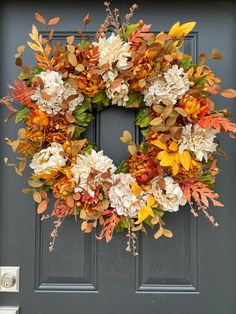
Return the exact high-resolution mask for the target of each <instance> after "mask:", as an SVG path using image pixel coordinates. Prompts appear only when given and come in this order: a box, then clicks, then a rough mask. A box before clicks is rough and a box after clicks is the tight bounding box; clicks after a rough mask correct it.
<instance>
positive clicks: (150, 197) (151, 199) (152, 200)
mask: <svg viewBox="0 0 236 314" xmlns="http://www.w3.org/2000/svg"><path fill="white" fill-rule="evenodd" d="M155 203H156V201H155V198H154V197H153V195H151V194H149V195H148V198H147V206H151V207H152V206H153V205H154V204H155Z"/></svg>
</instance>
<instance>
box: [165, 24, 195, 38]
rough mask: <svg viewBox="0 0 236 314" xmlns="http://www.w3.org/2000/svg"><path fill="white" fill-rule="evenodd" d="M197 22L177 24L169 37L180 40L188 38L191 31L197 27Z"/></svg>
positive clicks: (172, 28)
mask: <svg viewBox="0 0 236 314" xmlns="http://www.w3.org/2000/svg"><path fill="white" fill-rule="evenodd" d="M195 25H196V22H188V23H184V24H182V25H180V23H179V22H176V23H175V24H174V25H173V26H172V27H171V29H170V31H169V36H170V37H171V38H180V37H185V36H187V35H188V34H189V33H190V32H191V30H192V29H193V28H194V27H195Z"/></svg>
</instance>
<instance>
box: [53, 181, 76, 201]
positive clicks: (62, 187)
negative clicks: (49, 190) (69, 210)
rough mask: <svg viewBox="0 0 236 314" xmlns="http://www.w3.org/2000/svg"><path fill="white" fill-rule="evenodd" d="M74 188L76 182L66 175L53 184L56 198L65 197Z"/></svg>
mask: <svg viewBox="0 0 236 314" xmlns="http://www.w3.org/2000/svg"><path fill="white" fill-rule="evenodd" d="M74 188H75V182H71V181H70V179H69V178H68V177H67V176H66V177H63V178H61V179H60V180H59V181H57V183H56V184H55V185H54V186H53V195H54V197H56V198H62V199H64V198H65V197H66V196H67V195H69V194H71V193H72V192H73V191H74Z"/></svg>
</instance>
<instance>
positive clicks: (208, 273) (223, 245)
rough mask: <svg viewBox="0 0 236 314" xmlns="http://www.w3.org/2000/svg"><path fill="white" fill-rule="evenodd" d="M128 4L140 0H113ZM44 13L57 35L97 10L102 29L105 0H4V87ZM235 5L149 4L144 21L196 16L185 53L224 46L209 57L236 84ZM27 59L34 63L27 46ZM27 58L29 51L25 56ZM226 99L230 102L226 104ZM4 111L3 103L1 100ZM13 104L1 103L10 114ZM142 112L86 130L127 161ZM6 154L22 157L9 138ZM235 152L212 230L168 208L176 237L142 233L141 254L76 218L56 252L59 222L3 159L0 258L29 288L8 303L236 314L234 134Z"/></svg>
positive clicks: (7, 131)
mask: <svg viewBox="0 0 236 314" xmlns="http://www.w3.org/2000/svg"><path fill="white" fill-rule="evenodd" d="M113 3H114V5H116V6H118V7H121V8H122V12H125V11H126V10H127V9H128V7H129V5H130V4H131V1H124V0H122V1H113ZM35 11H39V12H41V13H42V14H43V15H45V16H46V17H48V18H49V17H52V16H56V15H59V16H61V23H60V24H59V26H57V27H56V35H57V37H58V38H61V39H65V37H66V36H67V34H69V33H70V34H71V32H72V31H74V30H75V29H76V28H77V26H78V25H79V24H80V21H81V18H82V17H83V16H84V15H86V14H87V13H88V12H90V15H91V19H92V24H91V25H90V27H89V31H91V32H93V31H95V30H96V28H97V27H98V26H99V25H100V23H101V22H102V20H103V16H104V10H103V6H102V3H100V2H99V4H98V1H87V2H84V1H77V2H74V1H72V0H68V1H66V2H64V3H60V4H59V3H57V2H56V1H50V2H49V1H26V0H22V1H19V2H17V1H13V0H9V1H7V2H5V3H4V4H2V10H1V20H0V23H1V47H2V49H1V65H0V66H1V73H2V75H1V93H2V94H4V93H6V91H7V88H6V86H7V84H9V83H11V82H12V80H13V79H14V78H15V77H16V76H17V68H16V67H15V66H14V64H13V56H14V53H15V51H16V48H17V46H18V45H20V44H23V42H25V40H26V34H27V33H28V32H29V30H30V27H31V24H32V22H34V21H33V14H34V12H35ZM235 13H236V5H235V4H234V2H233V1H215V2H214V6H213V5H212V3H211V1H208V2H207V1H204V2H203V1H197V2H196V3H194V2H191V3H190V2H186V3H185V2H181V4H180V2H179V3H177V2H176V3H171V2H168V3H167V2H164V1H163V2H162V3H161V2H160V1H159V2H157V3H156V4H154V3H152V1H151V0H146V1H143V2H142V3H141V1H140V8H139V10H138V11H137V15H136V18H135V20H136V19H137V20H138V19H140V18H142V19H144V21H145V22H146V23H152V25H153V27H152V29H153V31H160V30H167V29H169V27H170V26H171V24H173V23H174V22H175V21H177V20H180V21H182V22H186V21H191V20H196V21H197V22H198V26H197V28H196V31H195V32H193V33H191V34H190V35H189V36H188V38H187V41H186V44H185V46H184V51H185V52H186V53H189V54H191V55H192V56H193V59H194V60H195V61H196V59H197V55H198V53H200V52H202V51H204V52H206V53H209V52H210V51H211V49H212V48H215V47H217V48H219V49H220V50H221V51H222V53H223V56H224V59H223V61H221V62H219V63H216V62H214V63H213V62H210V65H211V64H212V65H213V66H214V69H216V74H218V75H220V77H221V78H222V79H223V87H224V86H228V87H232V88H235V82H236V72H235V70H234V69H235V65H236V61H235V56H234V52H235V39H234V36H235V35H234V30H235V26H236V23H235V22H236V21H235V19H236V14H235ZM25 58H27V60H29V63H30V62H31V63H32V61H33V60H32V55H31V52H30V51H29V50H28V52H27V54H26V56H25ZM25 60H26V59H25ZM217 101H218V105H219V106H222V107H224V106H227V107H229V106H230V105H232V106H231V107H230V109H231V111H233V112H234V113H236V109H235V106H233V101H231V100H223V101H222V99H218V100H217ZM220 101H221V102H220ZM1 109H3V108H1ZM5 116H6V110H5V109H4V110H1V117H2V119H1V120H3V117H5ZM134 119H135V111H134V110H124V109H122V108H117V107H110V108H108V109H106V110H104V111H103V112H101V113H98V114H97V115H96V119H95V121H94V122H93V123H91V125H90V127H89V129H88V131H87V135H88V137H89V139H90V140H92V141H95V142H96V144H97V146H98V148H100V149H103V150H104V152H105V154H107V155H109V156H110V157H111V158H113V159H114V161H115V163H116V164H118V163H119V162H120V161H121V160H123V159H125V158H126V156H127V152H126V148H127V147H126V145H124V144H122V143H121V142H120V141H119V137H120V135H121V134H122V131H123V130H124V129H128V130H129V131H130V132H131V133H132V134H133V137H134V138H135V139H136V141H139V140H140V134H139V130H138V129H137V128H136V127H135V126H134ZM16 132H17V128H16V126H15V125H14V123H13V122H11V121H10V122H9V123H8V124H7V125H2V124H1V126H0V133H1V138H4V137H7V136H8V137H14V136H15V134H16ZM0 145H1V150H0V157H1V160H2V158H3V157H4V156H10V159H12V158H13V154H12V153H11V151H10V149H9V147H7V145H5V143H4V142H3V141H1V142H0ZM222 146H223V148H224V149H225V150H226V151H227V152H228V154H229V156H230V159H229V161H228V162H227V163H225V162H224V161H221V160H220V167H221V168H223V171H222V172H221V173H220V175H219V179H218V185H217V189H218V191H219V192H220V194H221V200H222V202H223V203H224V204H225V207H224V208H223V209H220V210H217V211H215V212H214V215H215V216H216V218H217V219H218V221H219V222H220V227H219V228H218V229H213V228H212V227H211V226H210V225H209V223H208V222H206V221H205V220H204V219H203V218H202V217H200V218H199V221H197V220H196V219H194V218H193V217H192V216H191V214H190V211H189V208H188V207H185V208H184V209H182V211H181V212H179V213H178V214H169V215H168V214H167V215H166V223H167V225H168V228H170V229H171V230H173V232H174V238H173V239H160V240H158V241H156V240H154V239H153V237H152V234H150V235H149V236H146V235H143V234H142V235H140V236H139V239H138V250H139V256H138V257H136V258H134V257H133V256H131V255H130V254H128V253H127V252H126V251H125V247H126V241H127V239H126V237H125V235H123V234H116V235H115V238H114V240H113V241H112V243H109V244H106V243H105V241H97V240H96V239H95V233H93V234H90V235H84V234H83V233H82V232H81V231H80V224H79V223H77V224H76V223H75V222H74V221H73V219H71V220H70V219H67V221H66V222H65V223H64V225H63V227H62V229H61V230H60V233H59V237H58V239H57V241H56V245H55V251H54V252H52V253H49V252H48V245H49V241H50V237H49V235H50V230H51V229H52V226H53V220H48V221H46V222H43V223H42V224H41V223H40V220H39V217H36V215H35V204H34V203H33V202H32V201H31V199H30V198H29V197H27V196H26V195H24V194H22V193H21V189H22V188H24V187H26V182H27V177H28V176H29V173H30V171H29V170H27V171H26V172H25V174H24V176H23V178H20V177H16V175H15V173H13V171H12V169H10V168H7V167H5V166H4V165H3V163H1V164H0V167H1V177H0V180H1V190H0V193H1V194H0V206H1V209H0V265H1V266H10V265H12V266H20V267H21V289H20V293H15V294H7V293H5V294H3V293H1V294H0V306H3V305H8V306H14V305H15V306H17V305H19V306H20V310H21V312H20V313H22V314H53V313H58V314H75V313H76V314H77V313H83V314H90V313H95V312H96V313H102V312H103V313H104V314H110V313H114V314H120V313H122V314H123V313H128V312H129V313H136V314H146V313H156V312H158V313H161V314H172V313H175V314H180V313H181V314H189V313H191V314H198V313H201V314H213V313H214V314H222V313H226V314H234V313H235V312H236V301H235V285H234V281H235V278H236V270H235V262H236V249H235V243H234V230H235V221H236V213H235V210H234V204H235V201H236V195H235V193H234V187H235V185H236V171H235V170H236V168H235V165H236V145H235V144H234V143H233V142H232V140H230V139H225V138H224V140H223V142H222Z"/></svg>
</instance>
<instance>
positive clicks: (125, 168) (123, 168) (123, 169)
mask: <svg viewBox="0 0 236 314" xmlns="http://www.w3.org/2000/svg"><path fill="white" fill-rule="evenodd" d="M128 170H129V166H128V163H127V161H126V160H123V161H122V162H121V163H120V164H119V166H118V167H117V168H116V172H115V173H127V172H128Z"/></svg>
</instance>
